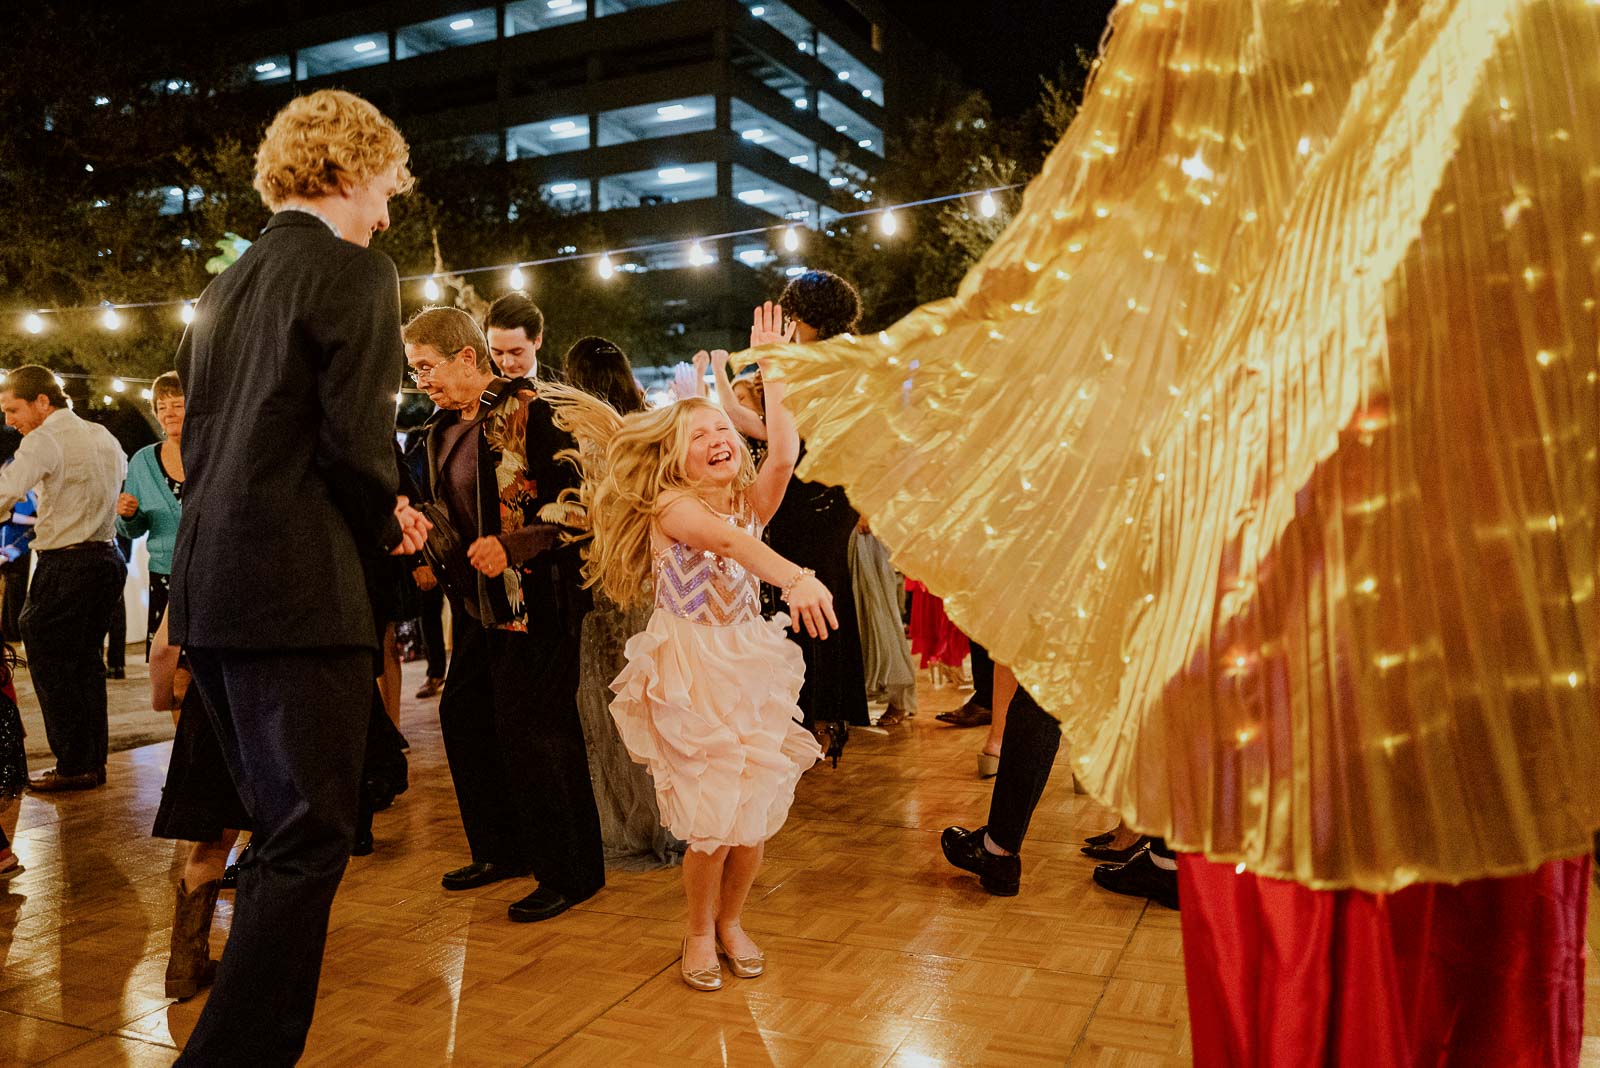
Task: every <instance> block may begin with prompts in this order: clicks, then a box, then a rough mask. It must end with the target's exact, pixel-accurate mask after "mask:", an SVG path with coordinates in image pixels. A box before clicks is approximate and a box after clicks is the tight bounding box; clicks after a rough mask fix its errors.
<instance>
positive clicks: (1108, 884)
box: [1094, 848, 1178, 909]
mask: <svg viewBox="0 0 1600 1068" xmlns="http://www.w3.org/2000/svg"><path fill="white" fill-rule="evenodd" d="M1094 881H1095V882H1096V883H1097V884H1099V885H1100V886H1102V887H1104V888H1105V889H1107V890H1110V891H1111V892H1112V893H1113V894H1122V895H1124V896H1126V897H1144V898H1149V899H1150V900H1151V901H1154V902H1155V903H1156V904H1158V905H1165V906H1166V907H1167V908H1169V909H1176V908H1177V907H1178V873H1177V872H1175V871H1168V870H1167V869H1165V868H1158V867H1156V862H1155V861H1154V860H1151V859H1150V850H1149V849H1148V848H1146V849H1141V850H1140V851H1139V852H1138V853H1137V854H1136V855H1135V856H1134V858H1133V859H1132V860H1130V861H1128V863H1126V864H1099V865H1096V866H1095V869H1094Z"/></svg>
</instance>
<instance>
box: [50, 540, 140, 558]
mask: <svg viewBox="0 0 1600 1068" xmlns="http://www.w3.org/2000/svg"><path fill="white" fill-rule="evenodd" d="M92 549H101V550H104V549H110V550H111V551H112V552H117V543H116V542H114V541H80V542H78V543H77V544H75V545H63V546H61V547H60V548H59V549H39V550H36V551H37V552H38V554H39V555H40V556H49V555H51V554H52V553H81V552H88V551H90V550H92ZM117 555H118V556H121V555H122V554H121V553H117Z"/></svg>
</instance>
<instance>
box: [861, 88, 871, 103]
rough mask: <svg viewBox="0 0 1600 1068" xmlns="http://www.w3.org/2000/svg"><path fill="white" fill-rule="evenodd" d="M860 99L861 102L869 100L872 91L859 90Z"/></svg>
mask: <svg viewBox="0 0 1600 1068" xmlns="http://www.w3.org/2000/svg"><path fill="white" fill-rule="evenodd" d="M861 99H862V100H871V99H872V90H871V89H863V90H861Z"/></svg>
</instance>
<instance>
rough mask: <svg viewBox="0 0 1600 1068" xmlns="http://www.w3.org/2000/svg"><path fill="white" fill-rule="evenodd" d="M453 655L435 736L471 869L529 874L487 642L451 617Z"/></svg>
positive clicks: (465, 621)
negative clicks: (498, 729) (505, 766)
mask: <svg viewBox="0 0 1600 1068" xmlns="http://www.w3.org/2000/svg"><path fill="white" fill-rule="evenodd" d="M454 629H455V655H454V656H453V657H452V658H451V660H450V674H449V676H448V677H447V678H446V679H445V684H444V696H443V697H441V698H440V699H439V732H440V734H441V735H442V737H443V739H444V753H445V759H446V761H447V762H448V763H449V765H450V778H451V780H452V781H453V782H454V784H455V789H456V804H457V806H458V808H459V809H460V811H461V826H462V829H463V830H464V831H465V832H466V836H467V846H468V848H469V849H470V851H471V854H472V861H473V863H474V864H494V865H497V866H501V867H504V868H505V869H506V870H507V871H517V872H523V871H527V870H528V866H529V864H530V860H531V858H529V857H528V856H527V855H526V850H525V848H524V845H523V843H524V835H522V834H520V833H519V830H520V827H521V822H520V820H519V818H518V817H519V815H520V814H519V813H514V812H512V811H511V809H512V804H511V802H510V801H509V800H508V797H509V791H508V790H507V788H506V785H505V782H504V772H503V771H502V770H501V753H500V750H499V743H498V740H497V739H496V737H495V712H496V710H495V700H494V698H495V691H494V683H493V677H494V676H493V663H492V662H491V659H490V646H489V643H490V639H491V637H492V636H493V633H494V632H491V631H487V630H485V629H484V628H483V627H482V626H480V625H479V624H478V623H477V622H475V621H474V620H472V619H470V618H468V617H467V614H466V613H465V612H458V613H456V621H455V628H454Z"/></svg>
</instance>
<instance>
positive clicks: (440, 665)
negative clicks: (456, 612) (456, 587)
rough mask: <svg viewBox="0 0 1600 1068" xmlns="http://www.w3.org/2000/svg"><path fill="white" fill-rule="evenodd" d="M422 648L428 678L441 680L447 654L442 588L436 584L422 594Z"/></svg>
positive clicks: (435, 680) (436, 680) (434, 680)
mask: <svg viewBox="0 0 1600 1068" xmlns="http://www.w3.org/2000/svg"><path fill="white" fill-rule="evenodd" d="M422 648H423V651H424V652H425V653H426V654H427V657H428V679H429V680H430V681H433V682H443V680H444V673H445V665H446V657H447V655H448V654H447V652H446V650H445V647H444V590H443V589H441V588H440V587H438V586H435V587H434V588H433V589H431V590H425V591H424V592H423V594H422ZM434 689H437V687H435V688H434ZM419 696H420V695H419ZM428 696H430V697H431V696H432V693H429V694H428Z"/></svg>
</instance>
